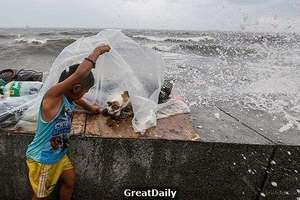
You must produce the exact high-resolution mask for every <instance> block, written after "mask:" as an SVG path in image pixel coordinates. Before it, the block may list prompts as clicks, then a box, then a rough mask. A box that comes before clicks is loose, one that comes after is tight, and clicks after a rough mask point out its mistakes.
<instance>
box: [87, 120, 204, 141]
mask: <svg viewBox="0 0 300 200" xmlns="http://www.w3.org/2000/svg"><path fill="white" fill-rule="evenodd" d="M131 120H132V119H131V118H130V119H125V120H122V121H120V122H119V123H112V124H111V123H110V122H111V120H110V119H109V117H105V116H103V115H101V114H100V115H97V116H92V115H88V116H87V123H86V130H85V134H86V135H93V136H99V137H109V138H149V139H155V138H156V139H168V140H197V139H199V135H198V134H197V133H196V132H195V131H194V130H193V127H192V122H191V116H190V115H189V114H179V115H175V116H171V117H168V118H164V119H159V120H158V121H157V127H155V128H151V129H149V130H148V131H147V132H146V133H145V134H144V135H141V134H139V133H135V132H134V130H133V128H132V125H131Z"/></svg>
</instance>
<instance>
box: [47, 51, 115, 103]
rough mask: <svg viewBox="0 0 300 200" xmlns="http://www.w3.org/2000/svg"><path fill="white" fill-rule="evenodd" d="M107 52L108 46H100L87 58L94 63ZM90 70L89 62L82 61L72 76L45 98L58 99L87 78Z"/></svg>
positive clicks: (55, 87) (52, 89) (56, 85)
mask: <svg viewBox="0 0 300 200" xmlns="http://www.w3.org/2000/svg"><path fill="white" fill-rule="evenodd" d="M109 51H110V47H109V46H108V45H101V46H99V47H97V48H95V49H94V51H93V52H92V53H91V54H90V55H89V56H88V58H89V59H90V60H92V61H94V62H96V61H97V59H98V57H99V56H100V55H102V54H104V53H106V52H109ZM92 68H93V64H92V63H91V62H90V61H87V60H83V61H82V62H81V64H80V65H79V67H78V69H77V70H76V72H75V73H74V74H72V75H71V76H70V77H69V78H67V79H66V80H64V81H62V82H60V83H57V84H55V85H54V86H53V87H52V88H50V89H49V90H48V91H47V93H46V96H52V97H60V96H61V95H62V94H64V93H65V92H66V91H69V90H71V89H72V86H73V85H75V84H78V83H80V79H81V78H82V77H85V76H87V75H88V73H89V72H90V71H91V70H92Z"/></svg>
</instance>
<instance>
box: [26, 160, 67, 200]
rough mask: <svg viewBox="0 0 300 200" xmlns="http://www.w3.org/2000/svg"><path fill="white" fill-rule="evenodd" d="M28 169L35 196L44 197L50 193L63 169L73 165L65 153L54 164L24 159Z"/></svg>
mask: <svg viewBox="0 0 300 200" xmlns="http://www.w3.org/2000/svg"><path fill="white" fill-rule="evenodd" d="M26 163H27V166H28V169H29V175H28V176H29V180H30V184H31V187H32V189H33V191H34V193H35V195H36V197H37V198H44V197H47V196H49V195H50V194H51V192H52V191H53V190H54V188H55V185H56V183H57V181H58V179H59V177H60V176H61V174H62V172H63V171H65V170H70V169H73V165H72V163H71V161H70V159H69V158H68V156H67V155H65V156H64V157H63V158H62V159H61V160H60V161H58V162H57V163H55V164H52V165H48V164H42V163H39V162H36V161H33V160H30V159H29V160H27V161H26Z"/></svg>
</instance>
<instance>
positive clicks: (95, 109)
mask: <svg viewBox="0 0 300 200" xmlns="http://www.w3.org/2000/svg"><path fill="white" fill-rule="evenodd" d="M75 103H76V104H77V105H79V106H80V107H82V108H83V109H85V110H87V111H90V112H91V113H93V114H99V113H100V107H99V106H98V105H97V104H92V103H90V102H89V101H87V100H86V99H84V98H81V99H79V100H77V101H75Z"/></svg>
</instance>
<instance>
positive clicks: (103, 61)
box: [23, 30, 164, 132]
mask: <svg viewBox="0 0 300 200" xmlns="http://www.w3.org/2000/svg"><path fill="white" fill-rule="evenodd" d="M101 43H107V44H109V45H110V46H111V51H110V52H109V53H106V54H104V55H101V56H100V57H99V59H98V60H97V62H96V68H95V69H94V70H93V74H94V77H95V85H94V87H92V88H91V89H90V91H89V92H88V93H87V94H86V95H85V98H87V99H88V100H89V101H91V102H95V103H98V104H99V105H100V106H101V107H102V108H104V107H105V106H106V103H107V102H106V101H107V98H108V97H109V95H110V94H112V93H114V92H119V91H120V92H122V91H128V92H129V96H130V101H131V103H132V107H133V112H134V118H133V120H132V126H133V128H134V130H135V131H136V132H144V131H145V130H146V129H148V128H150V127H153V126H155V125H156V111H157V109H158V96H159V93H160V89H161V84H162V82H163V71H164V62H163V60H162V58H161V57H160V55H158V54H157V53H156V52H155V51H154V50H152V49H149V48H146V47H143V46H140V45H138V44H137V43H136V42H134V41H133V40H132V39H130V38H129V37H127V36H125V35H124V34H123V33H122V32H121V31H117V30H104V31H101V32H100V33H99V34H97V35H95V36H91V37H87V38H80V39H78V40H77V41H75V42H74V43H72V44H71V45H69V46H68V47H66V48H65V49H64V50H63V51H62V52H61V53H60V54H59V55H58V57H57V58H56V59H55V61H54V63H53V65H52V67H51V69H50V72H49V76H48V77H47V79H46V81H45V83H44V85H43V87H42V89H41V90H40V93H39V96H38V97H37V98H36V99H35V100H34V101H33V103H32V105H31V106H30V108H29V109H28V110H27V111H26V112H25V113H24V115H23V120H24V119H25V120H26V121H34V120H35V117H36V114H37V110H38V108H39V105H40V101H41V99H42V97H43V95H44V94H45V92H46V91H47V90H48V89H49V88H50V87H51V86H53V85H54V84H56V83H57V81H58V79H59V76H60V74H61V73H62V72H63V70H65V69H66V68H67V67H68V66H71V65H73V64H77V63H81V62H82V60H83V59H84V58H85V57H87V56H88V55H89V54H90V53H91V52H92V51H93V49H94V48H95V47H97V46H99V45H100V44H101Z"/></svg>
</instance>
